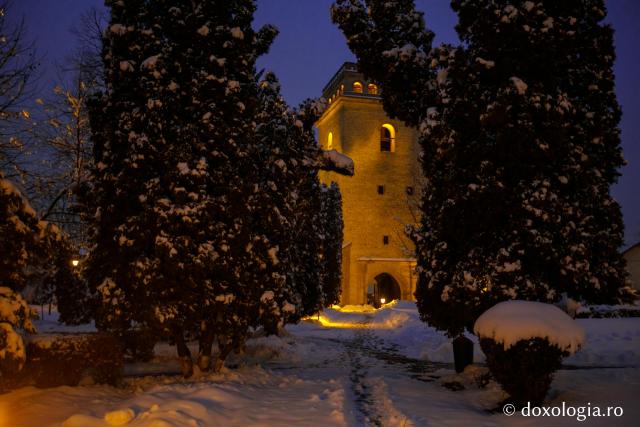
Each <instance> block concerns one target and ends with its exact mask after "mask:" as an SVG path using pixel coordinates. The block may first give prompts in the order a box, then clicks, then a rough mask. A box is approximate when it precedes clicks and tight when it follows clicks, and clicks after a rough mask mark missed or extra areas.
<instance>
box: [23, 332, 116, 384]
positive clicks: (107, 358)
mask: <svg viewBox="0 0 640 427" xmlns="http://www.w3.org/2000/svg"><path fill="white" fill-rule="evenodd" d="M123 367H124V360H123V352H122V347H121V344H120V342H119V340H118V339H116V338H115V337H114V336H113V335H110V334H104V333H93V334H78V335H36V336H34V337H32V339H30V340H29V343H28V344H27V362H26V366H25V375H24V378H23V379H22V380H21V381H22V382H25V383H27V384H30V383H33V384H35V385H36V386H37V387H57V386H61V385H70V386H75V385H78V384H79V383H81V382H87V381H88V382H92V383H97V384H110V385H117V384H118V382H119V381H120V379H121V378H122V374H123Z"/></svg>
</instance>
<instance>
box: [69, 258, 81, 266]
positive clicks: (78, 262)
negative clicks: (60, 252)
mask: <svg viewBox="0 0 640 427" xmlns="http://www.w3.org/2000/svg"><path fill="white" fill-rule="evenodd" d="M78 264H80V261H79V260H77V259H72V260H71V265H73V266H74V267H77V266H78Z"/></svg>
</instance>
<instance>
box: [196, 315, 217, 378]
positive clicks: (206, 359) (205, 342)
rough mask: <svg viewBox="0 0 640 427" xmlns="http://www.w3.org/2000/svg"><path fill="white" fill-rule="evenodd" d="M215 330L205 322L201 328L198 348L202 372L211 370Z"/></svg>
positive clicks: (199, 364) (199, 365) (199, 366)
mask: <svg viewBox="0 0 640 427" xmlns="http://www.w3.org/2000/svg"><path fill="white" fill-rule="evenodd" d="M213 339H214V335H213V330H212V328H211V326H210V325H208V324H206V323H205V322H203V324H202V327H201V328H200V340H199V348H198V368H200V371H201V372H208V371H209V370H211V347H212V346H213Z"/></svg>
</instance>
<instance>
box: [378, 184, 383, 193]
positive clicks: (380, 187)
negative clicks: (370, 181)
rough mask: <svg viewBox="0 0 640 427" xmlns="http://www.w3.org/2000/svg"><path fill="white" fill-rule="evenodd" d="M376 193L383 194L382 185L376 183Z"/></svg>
mask: <svg viewBox="0 0 640 427" xmlns="http://www.w3.org/2000/svg"><path fill="white" fill-rule="evenodd" d="M378 194H384V185H378Z"/></svg>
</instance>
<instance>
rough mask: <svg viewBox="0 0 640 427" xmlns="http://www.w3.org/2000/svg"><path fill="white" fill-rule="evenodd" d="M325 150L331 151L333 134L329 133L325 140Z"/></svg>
mask: <svg viewBox="0 0 640 427" xmlns="http://www.w3.org/2000/svg"><path fill="white" fill-rule="evenodd" d="M327 150H333V132H329V137H328V138H327Z"/></svg>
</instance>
